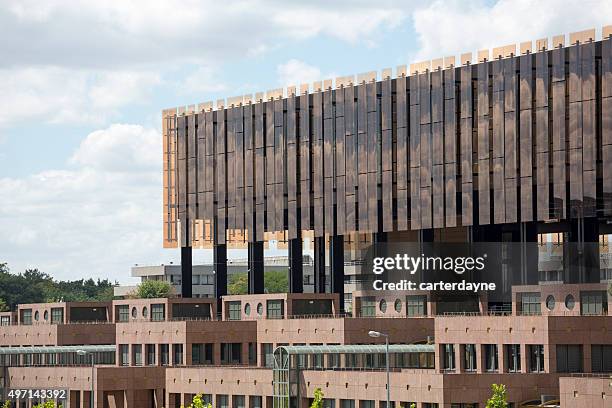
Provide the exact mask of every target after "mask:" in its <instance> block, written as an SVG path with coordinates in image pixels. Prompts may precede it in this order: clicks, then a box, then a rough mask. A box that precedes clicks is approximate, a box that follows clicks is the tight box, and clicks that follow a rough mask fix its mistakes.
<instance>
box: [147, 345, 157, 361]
mask: <svg viewBox="0 0 612 408" xmlns="http://www.w3.org/2000/svg"><path fill="white" fill-rule="evenodd" d="M146 348H147V349H146V353H147V365H155V344H147V345H146Z"/></svg>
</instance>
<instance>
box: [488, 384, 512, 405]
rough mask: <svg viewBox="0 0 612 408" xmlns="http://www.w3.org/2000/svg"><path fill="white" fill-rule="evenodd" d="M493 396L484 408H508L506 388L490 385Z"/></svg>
mask: <svg viewBox="0 0 612 408" xmlns="http://www.w3.org/2000/svg"><path fill="white" fill-rule="evenodd" d="M491 391H492V392H493V395H492V396H491V398H489V400H488V401H487V405H486V407H485V408H508V401H507V396H506V386H505V385H504V384H491Z"/></svg>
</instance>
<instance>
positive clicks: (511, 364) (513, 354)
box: [505, 344, 521, 373]
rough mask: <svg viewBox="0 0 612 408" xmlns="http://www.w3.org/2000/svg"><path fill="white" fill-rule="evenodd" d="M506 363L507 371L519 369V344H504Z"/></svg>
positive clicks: (511, 371)
mask: <svg viewBox="0 0 612 408" xmlns="http://www.w3.org/2000/svg"><path fill="white" fill-rule="evenodd" d="M505 347H506V365H507V366H508V372H509V373H518V372H520V371H521V345H520V344H506V345H505Z"/></svg>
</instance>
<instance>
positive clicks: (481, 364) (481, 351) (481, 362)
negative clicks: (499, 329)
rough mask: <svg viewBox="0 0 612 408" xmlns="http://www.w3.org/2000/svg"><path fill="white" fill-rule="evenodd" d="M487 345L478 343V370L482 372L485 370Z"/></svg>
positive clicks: (479, 372)
mask: <svg viewBox="0 0 612 408" xmlns="http://www.w3.org/2000/svg"><path fill="white" fill-rule="evenodd" d="M485 354H486V353H485V345H484V344H476V372H477V373H478V374H482V373H484V372H486V370H485Z"/></svg>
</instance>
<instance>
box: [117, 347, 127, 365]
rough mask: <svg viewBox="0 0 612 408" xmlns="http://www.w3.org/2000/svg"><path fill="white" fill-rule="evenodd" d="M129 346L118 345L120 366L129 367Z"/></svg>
mask: <svg viewBox="0 0 612 408" xmlns="http://www.w3.org/2000/svg"><path fill="white" fill-rule="evenodd" d="M128 347H129V345H127V344H120V345H119V364H121V365H122V366H127V365H130V352H129V348H128Z"/></svg>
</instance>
